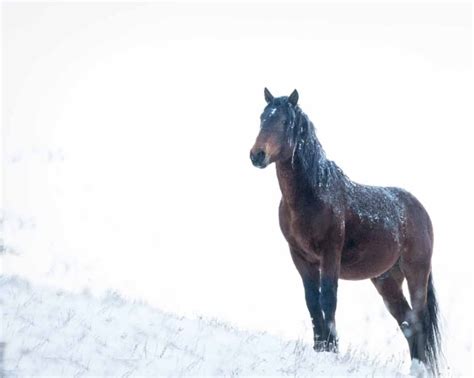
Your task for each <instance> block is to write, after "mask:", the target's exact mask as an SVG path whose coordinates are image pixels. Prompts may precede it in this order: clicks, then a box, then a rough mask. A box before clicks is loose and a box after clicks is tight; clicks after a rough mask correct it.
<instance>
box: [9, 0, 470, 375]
mask: <svg viewBox="0 0 474 378" xmlns="http://www.w3.org/2000/svg"><path fill="white" fill-rule="evenodd" d="M471 28H472V16H471V5H470V3H444V4H443V3H438V4H435V5H433V4H428V3H426V2H424V3H415V4H411V3H410V4H409V3H400V4H393V3H377V4H376V3H360V4H358V3H346V4H343V3H315V4H310V3H286V4H285V3H281V4H276V5H275V4H269V3H265V2H262V3H243V4H225V5H224V4H212V3H202V4H186V3H164V4H153V3H143V4H133V3H129V4H127V3H84V4H77V3H64V4H59V3H49V4H47V3H37V4H32V3H3V4H2V32H3V33H2V34H3V37H2V38H3V39H2V43H3V46H2V51H3V54H2V55H3V58H2V65H3V67H2V78H3V84H2V97H3V101H2V102H3V114H2V133H3V219H4V243H5V249H6V250H7V252H11V253H6V254H5V256H4V257H3V266H2V270H3V272H4V273H7V274H19V275H21V276H23V277H26V278H28V279H29V280H31V281H32V282H34V283H43V284H49V285H52V286H58V287H62V288H66V289H68V290H72V291H82V290H84V289H87V290H90V291H92V292H94V293H100V292H101V291H102V290H106V289H109V288H112V289H114V290H117V291H119V292H121V293H123V294H124V295H126V296H128V297H130V298H138V299H143V300H146V301H147V302H149V303H150V304H152V305H154V306H157V307H159V308H162V309H164V310H167V311H172V312H176V313H179V314H183V315H187V316H196V315H204V316H208V317H216V318H219V319H222V320H225V321H229V322H231V323H233V324H236V325H237V326H239V327H242V328H249V329H256V330H265V331H268V332H270V333H274V334H277V335H281V336H285V337H291V338H295V337H301V338H303V339H304V340H305V341H308V342H309V341H310V340H311V337H312V336H311V335H312V331H311V325H310V320H309V315H308V314H307V310H306V306H305V302H304V295H303V287H302V285H301V282H300V278H299V276H298V273H297V271H296V269H295V268H294V266H293V263H292V261H291V258H290V255H289V252H288V249H287V246H286V243H285V241H284V238H283V236H282V235H281V232H280V229H279V225H278V204H279V200H280V197H281V194H280V191H279V188H278V185H277V180H276V175H275V168H274V165H272V166H270V167H268V168H267V169H265V170H258V169H256V168H254V167H253V166H252V165H251V163H250V160H249V150H250V148H251V146H252V144H253V142H254V140H255V137H256V136H257V133H258V129H259V115H260V113H261V112H262V110H263V107H264V105H265V102H264V98H263V88H264V87H265V86H267V87H268V88H269V89H270V90H271V91H272V93H273V94H274V95H276V96H280V95H289V94H290V93H291V91H292V90H293V89H295V88H297V89H298V91H299V93H300V101H299V104H300V106H301V108H302V109H303V111H304V112H305V113H307V114H308V115H309V117H310V119H311V120H312V121H313V123H314V124H315V126H316V130H317V136H318V138H319V140H320V141H321V143H322V145H323V147H324V149H325V151H326V153H327V156H328V157H329V158H330V159H332V160H334V161H335V162H336V163H337V164H338V165H339V166H340V167H341V168H342V169H343V170H344V172H345V173H346V174H347V175H348V176H349V177H350V178H351V179H352V180H355V181H357V182H360V183H364V184H371V185H389V186H399V187H403V188H405V189H407V190H409V191H410V192H412V193H413V194H414V195H415V196H416V197H417V198H419V199H420V201H421V202H422V203H423V205H424V206H425V207H426V209H427V210H428V212H429V214H430V216H431V218H432V221H433V224H434V230H435V250H434V257H433V272H434V280H435V287H436V289H437V291H438V294H439V297H440V298H439V299H440V305H441V311H442V313H443V317H444V319H445V323H446V329H447V330H446V333H447V334H448V336H447V337H446V341H447V349H448V351H447V355H448V360H449V361H450V363H451V365H452V366H453V371H456V369H457V370H458V371H467V369H470V365H469V362H468V361H469V359H470V354H471V345H472V340H471V336H470V335H471V326H470V319H472V299H471V297H472V279H471V275H472V265H471V264H472V261H473V259H472V253H473V252H474V251H472V243H471V242H470V241H471V240H470V239H471V238H470V233H472V230H471V228H472V213H473V212H472V210H473V208H472V203H471V200H470V198H471V196H472V185H471V183H472V173H470V172H471V171H472V168H471V167H470V162H471V161H472V152H471V143H472V142H471V141H472V138H470V137H469V135H470V129H471V127H472V126H473V117H472V100H473V96H472V90H471V88H472V84H473V83H472V56H471V54H472V47H471V46H472V36H471ZM336 317H337V321H338V332H339V336H340V338H341V347H342V348H344V347H347V345H349V344H353V345H356V346H358V347H361V348H365V347H367V348H373V349H374V350H376V351H377V352H380V353H383V351H381V349H382V348H381V345H384V346H387V348H389V349H390V351H391V352H393V351H399V353H406V357H407V358H408V351H407V348H406V345H405V344H406V342H405V341H404V339H403V337H402V336H401V334H400V332H399V331H398V330H397V325H396V322H395V321H394V320H393V319H392V318H391V317H390V315H389V313H388V311H386V310H385V308H384V306H383V303H382V300H381V298H380V297H379V296H378V294H377V293H376V291H375V289H374V288H373V287H372V286H371V284H370V282H368V281H363V282H346V281H343V282H340V288H339V302H338V311H337V313H336ZM468 319H469V320H468Z"/></svg>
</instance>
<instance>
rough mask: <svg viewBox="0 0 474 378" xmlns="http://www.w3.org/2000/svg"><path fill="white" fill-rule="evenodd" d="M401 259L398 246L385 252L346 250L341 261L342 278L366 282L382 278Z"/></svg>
mask: <svg viewBox="0 0 474 378" xmlns="http://www.w3.org/2000/svg"><path fill="white" fill-rule="evenodd" d="M399 258H400V251H399V249H398V248H396V246H393V248H386V249H385V250H383V251H379V250H374V249H364V250H344V251H343V252H342V259H341V271H340V277H341V278H342V279H344V280H364V279H368V278H374V277H377V276H380V275H381V274H383V273H385V272H386V271H387V270H389V269H390V268H391V267H392V266H393V265H394V264H395V263H396V262H397V261H398V259H399Z"/></svg>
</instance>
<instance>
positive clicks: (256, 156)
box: [250, 150, 266, 167]
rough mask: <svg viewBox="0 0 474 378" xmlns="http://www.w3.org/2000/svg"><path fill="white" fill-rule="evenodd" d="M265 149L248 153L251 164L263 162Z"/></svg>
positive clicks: (257, 164) (258, 164) (259, 164)
mask: <svg viewBox="0 0 474 378" xmlns="http://www.w3.org/2000/svg"><path fill="white" fill-rule="evenodd" d="M265 157H266V156H265V151H262V150H260V151H258V152H256V153H252V152H251V153H250V160H252V163H253V165H255V166H257V167H258V166H261V165H262V164H263V162H264V161H265Z"/></svg>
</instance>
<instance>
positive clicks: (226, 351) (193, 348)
mask: <svg viewBox="0 0 474 378" xmlns="http://www.w3.org/2000/svg"><path fill="white" fill-rule="evenodd" d="M0 299H1V304H2V307H3V313H4V314H3V325H2V326H3V336H2V341H4V342H5V343H6V347H5V351H4V366H3V373H4V374H5V375H7V376H25V375H61V376H65V375H68V376H71V375H74V376H83V375H113V376H130V375H133V376H138V375H196V374H198V375H226V376H233V375H263V374H265V375H298V376H307V375H317V376H341V375H342V376H346V375H354V376H374V375H377V376H404V375H403V374H402V372H401V367H400V365H398V364H399V362H396V361H388V362H387V361H384V362H383V363H381V362H380V361H377V360H374V359H371V358H369V357H368V356H367V355H365V354H363V353H361V352H359V351H348V352H345V353H343V354H340V355H335V354H331V353H322V354H316V353H315V352H314V351H313V350H312V349H311V346H310V345H308V344H305V343H303V342H302V341H300V340H296V341H295V340H292V341H289V340H282V339H279V338H276V337H274V336H271V335H268V334H266V333H250V332H244V331H240V330H238V329H236V328H234V327H232V326H230V325H228V324H224V323H222V322H219V321H217V320H212V319H203V318H198V319H193V320H191V319H186V318H183V317H178V316H176V315H172V314H167V313H164V312H161V311H159V310H157V309H154V308H152V307H150V306H148V305H147V304H144V303H137V302H130V301H126V300H124V299H123V298H121V297H120V296H119V295H118V294H117V293H114V292H109V293H108V294H107V295H105V296H104V297H102V298H100V299H99V298H95V297H93V296H91V295H90V294H89V293H82V294H71V293H66V292H63V291H60V290H57V289H52V288H47V287H38V286H35V287H33V286H32V285H30V284H29V283H28V282H27V281H25V280H22V279H20V278H18V277H15V276H9V277H5V276H4V277H2V278H1V279H0Z"/></svg>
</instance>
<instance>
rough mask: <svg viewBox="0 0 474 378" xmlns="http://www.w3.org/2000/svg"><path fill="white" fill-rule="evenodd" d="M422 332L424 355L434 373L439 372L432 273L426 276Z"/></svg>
mask: <svg viewBox="0 0 474 378" xmlns="http://www.w3.org/2000/svg"><path fill="white" fill-rule="evenodd" d="M423 333H424V336H425V338H426V339H425V340H426V341H425V356H426V360H427V362H428V364H429V366H430V367H431V369H432V371H433V373H434V374H438V373H439V363H440V358H441V355H442V353H441V333H440V330H439V307H438V301H437V300H436V293H435V289H434V286H433V274H432V273H430V275H429V277H428V288H427V298H426V308H425V311H424V315H423Z"/></svg>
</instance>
